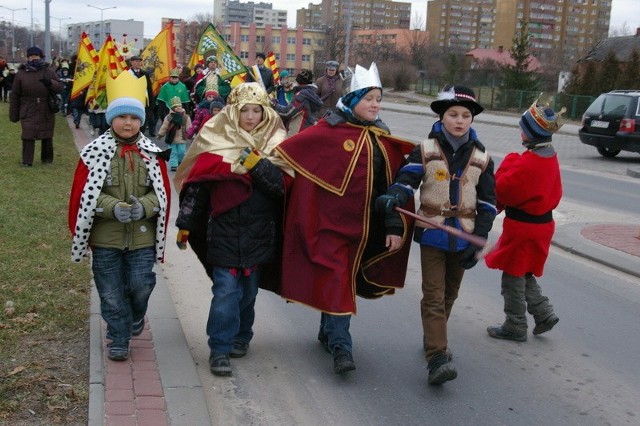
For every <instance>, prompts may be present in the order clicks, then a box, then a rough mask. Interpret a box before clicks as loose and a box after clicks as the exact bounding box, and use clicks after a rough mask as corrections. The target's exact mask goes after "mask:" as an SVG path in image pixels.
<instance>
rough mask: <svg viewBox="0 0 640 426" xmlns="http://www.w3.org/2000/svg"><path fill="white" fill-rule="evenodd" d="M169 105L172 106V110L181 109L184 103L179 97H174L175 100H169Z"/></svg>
mask: <svg viewBox="0 0 640 426" xmlns="http://www.w3.org/2000/svg"><path fill="white" fill-rule="evenodd" d="M169 104H170V105H171V108H172V109H173V108H175V107H177V106H179V107H181V106H182V101H181V100H180V98H179V97H177V96H174V97H173V98H171V99H170V100H169Z"/></svg>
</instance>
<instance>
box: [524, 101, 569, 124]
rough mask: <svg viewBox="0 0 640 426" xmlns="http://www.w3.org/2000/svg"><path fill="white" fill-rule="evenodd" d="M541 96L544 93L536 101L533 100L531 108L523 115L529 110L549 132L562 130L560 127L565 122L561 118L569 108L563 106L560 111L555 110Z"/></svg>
mask: <svg viewBox="0 0 640 426" xmlns="http://www.w3.org/2000/svg"><path fill="white" fill-rule="evenodd" d="M541 96H542V93H541V94H540V95H539V96H538V98H537V99H536V100H535V101H533V103H532V104H531V106H530V107H529V109H528V110H527V111H525V112H524V114H523V115H525V114H526V113H527V112H529V114H531V117H532V118H533V120H534V121H535V122H536V123H537V124H538V125H539V126H540V127H542V129H544V130H546V131H547V132H549V133H555V132H557V131H558V130H560V127H562V125H563V124H564V123H562V122H561V121H560V118H561V117H562V116H563V115H564V113H565V112H567V109H566V108H565V107H562V108H561V109H560V111H558V112H555V111H554V110H553V108H551V107H550V106H549V103H546V104H545V103H541V102H540V97H541Z"/></svg>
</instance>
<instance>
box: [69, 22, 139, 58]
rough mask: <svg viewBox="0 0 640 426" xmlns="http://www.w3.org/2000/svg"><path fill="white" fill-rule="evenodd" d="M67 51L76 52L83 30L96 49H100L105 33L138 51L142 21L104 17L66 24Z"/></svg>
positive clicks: (105, 36)
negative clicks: (100, 19)
mask: <svg viewBox="0 0 640 426" xmlns="http://www.w3.org/2000/svg"><path fill="white" fill-rule="evenodd" d="M67 31H68V34H67V35H68V39H69V41H70V43H69V51H70V52H77V51H78V43H80V39H81V38H82V33H83V32H85V33H87V35H88V36H89V38H90V39H91V42H92V43H93V46H94V47H95V48H96V50H100V48H101V47H102V44H103V43H104V40H105V39H106V38H107V35H109V34H111V38H112V39H114V40H115V41H116V42H117V43H120V44H125V43H126V44H127V45H128V46H130V48H131V49H130V50H132V51H136V52H140V51H141V50H142V49H143V48H144V22H143V21H134V20H133V19H105V20H104V21H92V22H81V23H77V24H69V25H67Z"/></svg>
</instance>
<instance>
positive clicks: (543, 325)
mask: <svg viewBox="0 0 640 426" xmlns="http://www.w3.org/2000/svg"><path fill="white" fill-rule="evenodd" d="M558 321H560V318H558V316H557V315H556V314H551V315H549V316H548V317H547V319H546V320H544V321H541V322H537V323H536V326H535V327H534V328H533V335H534V336H537V335H538V334H542V333H545V332H547V331H549V330H551V329H552V328H553V326H554V325H556V324H557V323H558Z"/></svg>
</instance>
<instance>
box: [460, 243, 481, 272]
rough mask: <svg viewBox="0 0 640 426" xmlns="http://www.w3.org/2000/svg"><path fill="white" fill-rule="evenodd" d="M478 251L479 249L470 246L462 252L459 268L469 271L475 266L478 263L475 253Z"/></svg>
mask: <svg viewBox="0 0 640 426" xmlns="http://www.w3.org/2000/svg"><path fill="white" fill-rule="evenodd" d="M479 251H480V248H479V247H476V246H473V245H470V246H469V247H467V248H466V249H464V251H463V252H462V257H461V258H460V266H462V267H463V268H464V269H471V268H473V267H474V266H476V263H478V258H477V257H476V256H477V253H478V252H479Z"/></svg>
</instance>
